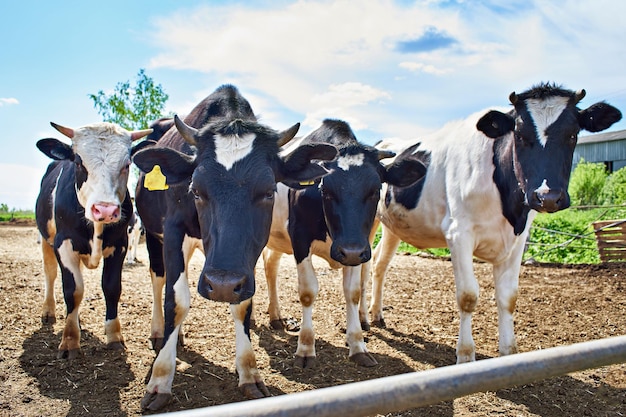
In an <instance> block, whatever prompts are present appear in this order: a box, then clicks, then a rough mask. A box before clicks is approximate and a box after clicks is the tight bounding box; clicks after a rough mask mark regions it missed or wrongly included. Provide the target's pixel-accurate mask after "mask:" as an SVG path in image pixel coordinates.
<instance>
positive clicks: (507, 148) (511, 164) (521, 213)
mask: <svg viewBox="0 0 626 417" xmlns="http://www.w3.org/2000/svg"><path fill="white" fill-rule="evenodd" d="M514 152H515V144H514V136H513V135H512V134H508V135H505V136H502V137H500V138H497V139H495V140H494V144H493V164H494V166H495V169H494V171H493V181H494V183H495V184H496V187H497V188H498V191H499V193H500V202H501V204H502V214H503V215H504V217H505V218H506V219H507V221H508V222H509V223H510V224H511V226H513V232H514V233H515V235H516V236H517V235H520V234H522V232H523V231H524V229H525V228H526V222H527V220H528V214H529V213H530V208H529V207H528V205H527V204H526V203H525V196H524V191H523V189H522V186H521V184H520V182H519V181H518V179H517V176H516V174H515V173H516V167H515V158H514Z"/></svg>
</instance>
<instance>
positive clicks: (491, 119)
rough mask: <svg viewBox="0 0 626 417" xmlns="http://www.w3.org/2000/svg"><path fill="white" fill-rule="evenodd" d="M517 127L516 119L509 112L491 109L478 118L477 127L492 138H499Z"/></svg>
mask: <svg viewBox="0 0 626 417" xmlns="http://www.w3.org/2000/svg"><path fill="white" fill-rule="evenodd" d="M514 128H515V120H514V119H513V118H512V117H511V116H510V115H508V114H505V113H502V112H499V111H497V110H491V111H489V112H488V113H487V114H485V115H484V116H483V117H481V118H480V120H478V123H476V129H478V130H480V131H481V132H483V133H484V134H485V135H487V137H490V138H492V139H495V138H499V137H500V136H503V135H505V134H507V133H509V132H512V131H513V129H514Z"/></svg>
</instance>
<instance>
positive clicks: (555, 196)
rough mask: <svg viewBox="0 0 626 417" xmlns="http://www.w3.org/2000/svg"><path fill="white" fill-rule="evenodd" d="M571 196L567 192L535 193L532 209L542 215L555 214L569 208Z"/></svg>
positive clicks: (549, 191) (548, 191)
mask: <svg viewBox="0 0 626 417" xmlns="http://www.w3.org/2000/svg"><path fill="white" fill-rule="evenodd" d="M569 205H570V200H569V195H568V194H567V192H566V191H565V190H562V189H561V190H553V189H550V190H547V191H535V192H534V193H533V195H532V201H531V204H530V207H531V208H532V209H534V210H537V211H539V212H542V213H554V212H556V211H559V210H563V209H566V208H568V207H569Z"/></svg>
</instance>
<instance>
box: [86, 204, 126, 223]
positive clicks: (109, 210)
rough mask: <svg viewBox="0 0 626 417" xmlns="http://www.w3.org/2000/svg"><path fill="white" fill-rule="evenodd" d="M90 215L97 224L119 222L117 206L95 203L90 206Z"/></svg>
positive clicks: (118, 208)
mask: <svg viewBox="0 0 626 417" xmlns="http://www.w3.org/2000/svg"><path fill="white" fill-rule="evenodd" d="M91 215H92V216H93V218H94V219H95V221H97V222H102V223H115V222H117V221H119V220H120V206H119V204H108V203H97V204H94V205H93V206H91Z"/></svg>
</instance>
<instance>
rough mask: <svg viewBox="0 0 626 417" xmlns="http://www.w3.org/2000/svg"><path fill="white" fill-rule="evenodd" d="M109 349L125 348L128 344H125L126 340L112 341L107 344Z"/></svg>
mask: <svg viewBox="0 0 626 417" xmlns="http://www.w3.org/2000/svg"><path fill="white" fill-rule="evenodd" d="M107 349H108V350H125V349H126V345H124V342H111V343H108V344H107Z"/></svg>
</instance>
